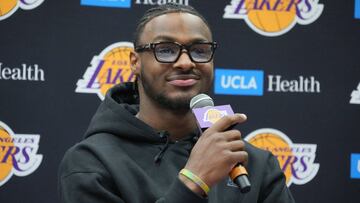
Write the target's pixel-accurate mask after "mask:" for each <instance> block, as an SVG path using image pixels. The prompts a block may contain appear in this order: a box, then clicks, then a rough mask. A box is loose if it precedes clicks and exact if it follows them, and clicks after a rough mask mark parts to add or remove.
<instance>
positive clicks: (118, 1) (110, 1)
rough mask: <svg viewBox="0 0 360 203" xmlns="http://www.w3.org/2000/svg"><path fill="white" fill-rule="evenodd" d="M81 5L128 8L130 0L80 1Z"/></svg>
mask: <svg viewBox="0 0 360 203" xmlns="http://www.w3.org/2000/svg"><path fill="white" fill-rule="evenodd" d="M80 4H81V5H85V6H103V7H117V8H130V7H131V0H81V2H80Z"/></svg>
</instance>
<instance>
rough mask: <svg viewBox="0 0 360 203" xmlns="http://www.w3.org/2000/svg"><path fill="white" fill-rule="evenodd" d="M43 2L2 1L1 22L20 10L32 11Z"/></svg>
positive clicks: (23, 0)
mask: <svg viewBox="0 0 360 203" xmlns="http://www.w3.org/2000/svg"><path fill="white" fill-rule="evenodd" d="M42 2H44V0H2V1H0V21H1V20H4V19H6V18H8V17H10V16H11V15H12V14H14V13H15V11H17V10H18V8H21V9H24V10H31V9H34V8H36V7H38V6H39V5H40V4H41V3H42Z"/></svg>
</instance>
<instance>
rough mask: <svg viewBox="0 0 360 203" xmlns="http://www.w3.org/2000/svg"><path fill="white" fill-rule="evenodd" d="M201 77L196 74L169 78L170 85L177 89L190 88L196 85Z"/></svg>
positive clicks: (177, 75)
mask: <svg viewBox="0 0 360 203" xmlns="http://www.w3.org/2000/svg"><path fill="white" fill-rule="evenodd" d="M199 80H200V77H199V76H197V75H194V74H176V75H171V76H169V77H167V81H168V83H169V84H171V85H174V86H177V87H189V86H193V85H195V84H196V83H197V82H198V81H199Z"/></svg>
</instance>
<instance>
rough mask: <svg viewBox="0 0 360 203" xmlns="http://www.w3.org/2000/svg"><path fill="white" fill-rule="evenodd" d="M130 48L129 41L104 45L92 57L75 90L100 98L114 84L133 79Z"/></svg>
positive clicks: (102, 97)
mask: <svg viewBox="0 0 360 203" xmlns="http://www.w3.org/2000/svg"><path fill="white" fill-rule="evenodd" d="M132 50H133V44H132V43H130V42H118V43H114V44H112V45H110V46H108V47H106V48H105V49H104V50H103V51H102V52H101V53H100V54H99V55H98V56H94V57H93V59H92V61H91V66H90V67H88V69H87V70H86V72H85V74H84V76H83V79H80V80H79V81H78V83H77V88H76V90H75V92H79V93H96V94H97V95H98V96H99V97H100V99H104V98H105V94H106V92H107V91H108V90H109V89H110V88H111V87H113V86H114V85H116V84H118V83H123V82H131V81H134V80H135V75H134V74H133V72H132V71H131V67H130V57H129V56H130V52H131V51H132Z"/></svg>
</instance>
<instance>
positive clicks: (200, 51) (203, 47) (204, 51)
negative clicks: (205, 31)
mask: <svg viewBox="0 0 360 203" xmlns="http://www.w3.org/2000/svg"><path fill="white" fill-rule="evenodd" d="M190 52H192V53H193V54H196V55H208V54H209V53H211V46H210V45H208V44H195V45H193V46H192V47H191V50H190Z"/></svg>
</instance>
